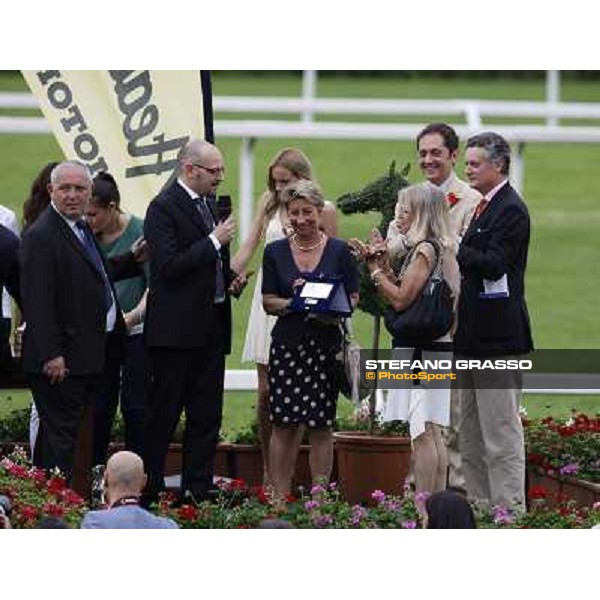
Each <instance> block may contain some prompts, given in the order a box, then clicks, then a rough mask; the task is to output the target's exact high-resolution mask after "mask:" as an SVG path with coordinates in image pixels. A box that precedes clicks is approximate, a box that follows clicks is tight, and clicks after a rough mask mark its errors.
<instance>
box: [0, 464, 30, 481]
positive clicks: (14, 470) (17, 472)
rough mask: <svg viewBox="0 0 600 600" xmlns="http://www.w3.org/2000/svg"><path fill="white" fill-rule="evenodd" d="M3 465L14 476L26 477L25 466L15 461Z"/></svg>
mask: <svg viewBox="0 0 600 600" xmlns="http://www.w3.org/2000/svg"><path fill="white" fill-rule="evenodd" d="M4 467H5V468H6V470H7V471H8V472H9V473H10V474H11V475H13V476H14V477H20V478H23V479H25V478H26V477H27V468H26V467H24V466H23V465H18V464H16V463H13V462H11V463H10V464H8V465H4Z"/></svg>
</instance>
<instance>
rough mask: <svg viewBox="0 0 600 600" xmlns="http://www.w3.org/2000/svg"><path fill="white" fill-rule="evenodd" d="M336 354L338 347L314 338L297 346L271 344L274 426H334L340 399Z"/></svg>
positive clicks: (271, 399)
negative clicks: (338, 399)
mask: <svg viewBox="0 0 600 600" xmlns="http://www.w3.org/2000/svg"><path fill="white" fill-rule="evenodd" d="M335 354H336V350H335V348H325V347H322V346H321V345H319V343H318V342H317V341H315V340H313V339H310V338H308V339H306V340H305V341H304V343H302V344H300V345H297V346H286V345H285V344H282V343H281V342H279V341H277V342H273V343H272V344H271V351H270V356H269V397H270V402H271V422H272V423H273V424H274V425H278V426H280V427H296V426H298V425H301V424H304V425H306V426H307V427H308V428H309V429H329V428H331V427H333V421H334V419H335V411H336V404H337V396H338V389H337V386H336V384H335V382H334V377H333V375H334V373H333V370H332V366H333V365H334V361H335Z"/></svg>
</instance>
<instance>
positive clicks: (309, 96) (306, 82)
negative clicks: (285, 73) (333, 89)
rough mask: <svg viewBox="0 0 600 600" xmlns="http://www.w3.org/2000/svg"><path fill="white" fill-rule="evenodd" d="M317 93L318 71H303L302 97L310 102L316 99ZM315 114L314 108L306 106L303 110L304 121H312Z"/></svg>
mask: <svg viewBox="0 0 600 600" xmlns="http://www.w3.org/2000/svg"><path fill="white" fill-rule="evenodd" d="M316 95H317V72H316V71H303V73H302V99H303V100H304V102H305V103H307V104H308V103H309V102H310V101H312V100H314V99H315V97H316ZM313 120H314V115H313V111H312V108H309V107H308V106H305V107H304V110H303V111H302V122H303V123H312V122H313Z"/></svg>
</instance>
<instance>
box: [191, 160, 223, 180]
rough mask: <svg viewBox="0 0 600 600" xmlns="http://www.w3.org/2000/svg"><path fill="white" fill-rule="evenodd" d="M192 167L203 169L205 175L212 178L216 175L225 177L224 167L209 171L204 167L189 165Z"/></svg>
mask: <svg viewBox="0 0 600 600" xmlns="http://www.w3.org/2000/svg"><path fill="white" fill-rule="evenodd" d="M191 165H192V167H198V168H199V169H204V170H205V171H206V172H207V173H210V174H211V175H212V176H213V177H214V176H216V175H225V167H216V168H214V169H209V168H208V167H205V166H204V165H200V164H198V163H191Z"/></svg>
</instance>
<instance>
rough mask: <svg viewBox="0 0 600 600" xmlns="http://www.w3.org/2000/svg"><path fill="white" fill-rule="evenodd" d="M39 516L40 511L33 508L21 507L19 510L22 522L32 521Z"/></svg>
mask: <svg viewBox="0 0 600 600" xmlns="http://www.w3.org/2000/svg"><path fill="white" fill-rule="evenodd" d="M39 514H40V511H39V510H38V509H37V508H36V507H35V506H23V508H22V509H21V517H22V519H23V520H24V521H29V520H32V521H34V520H35V519H37V518H38V515H39Z"/></svg>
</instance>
